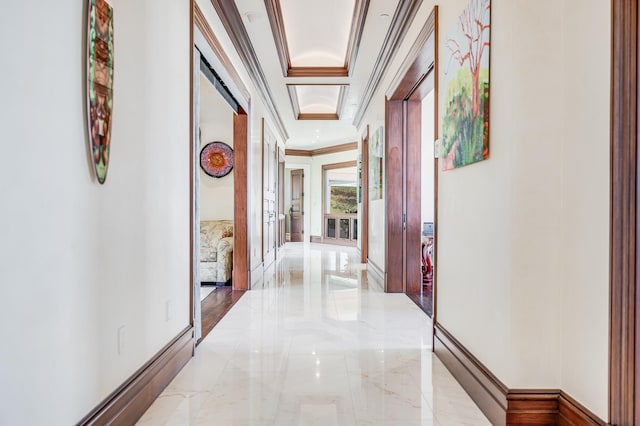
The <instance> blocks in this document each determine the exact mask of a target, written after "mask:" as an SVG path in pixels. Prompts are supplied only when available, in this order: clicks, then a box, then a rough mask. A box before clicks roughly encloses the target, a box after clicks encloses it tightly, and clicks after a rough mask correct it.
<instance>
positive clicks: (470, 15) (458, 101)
mask: <svg viewBox="0 0 640 426" xmlns="http://www.w3.org/2000/svg"><path fill="white" fill-rule="evenodd" d="M490 45H491V0H470V2H469V4H468V6H467V7H466V9H465V10H464V11H463V12H462V14H461V15H460V16H459V17H458V19H457V21H456V23H455V24H454V26H453V28H451V30H450V31H449V32H448V33H447V35H446V38H445V42H444V49H443V55H442V57H443V59H444V60H445V63H444V66H445V78H444V88H445V93H444V117H443V120H442V147H441V149H442V151H441V156H440V158H441V162H442V170H451V169H454V168H457V167H462V166H465V165H467V164H472V163H475V162H478V161H482V160H486V159H488V158H489V47H490Z"/></svg>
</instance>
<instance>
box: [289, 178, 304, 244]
mask: <svg viewBox="0 0 640 426" xmlns="http://www.w3.org/2000/svg"><path fill="white" fill-rule="evenodd" d="M289 223H290V229H289V235H290V238H289V240H290V241H291V242H292V243H297V242H300V243H301V242H303V241H304V170H303V169H295V170H291V191H290V204H289Z"/></svg>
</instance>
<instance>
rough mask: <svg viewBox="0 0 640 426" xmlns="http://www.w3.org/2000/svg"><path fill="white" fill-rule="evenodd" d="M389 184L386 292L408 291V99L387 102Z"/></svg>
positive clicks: (386, 169) (386, 194)
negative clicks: (405, 194) (405, 209)
mask: <svg viewBox="0 0 640 426" xmlns="http://www.w3.org/2000/svg"><path fill="white" fill-rule="evenodd" d="M385 110H386V114H385V116H386V120H385V122H386V126H385V138H384V139H385V141H384V142H385V144H384V146H385V155H384V157H385V158H384V175H385V180H384V181H385V185H384V193H383V194H382V196H383V197H384V200H385V206H386V208H385V210H386V218H387V220H386V221H385V222H386V223H385V235H386V241H385V244H386V246H385V286H384V288H385V291H386V292H387V293H402V292H404V281H403V273H404V267H403V266H404V261H403V253H404V224H403V211H402V210H403V209H402V206H403V201H404V200H403V198H404V197H403V178H404V176H403V171H404V161H403V155H404V154H403V148H402V146H403V134H404V101H389V100H388V101H387V102H386V108H385Z"/></svg>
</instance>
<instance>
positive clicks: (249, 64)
mask: <svg viewBox="0 0 640 426" xmlns="http://www.w3.org/2000/svg"><path fill="white" fill-rule="evenodd" d="M211 4H212V5H213V7H214V9H215V10H216V13H217V14H218V17H219V18H220V20H221V21H222V25H224V28H225V30H226V31H227V34H228V35H229V38H230V39H231V42H232V43H233V46H234V47H235V48H236V51H237V52H238V55H239V56H240V60H241V61H242V63H243V65H244V67H245V68H246V69H247V72H248V74H249V78H251V81H252V82H253V84H254V86H255V87H256V89H257V91H258V93H259V95H260V98H261V99H262V101H263V102H264V105H265V107H266V108H267V111H268V112H269V114H270V115H271V118H272V119H273V122H274V124H275V127H276V129H277V131H278V133H279V135H280V137H281V138H282V140H283V141H286V140H287V139H289V134H288V133H287V129H286V127H285V125H284V122H283V121H282V117H281V116H280V113H279V112H278V108H277V107H276V104H275V101H274V100H273V93H271V89H270V88H269V83H268V82H267V78H266V76H265V74H264V71H263V69H262V66H261V65H260V61H259V60H258V57H257V55H256V52H255V50H254V48H253V44H251V40H250V39H249V34H248V33H247V29H246V28H245V26H244V23H243V22H242V17H241V16H240V12H238V8H237V7H236V4H235V2H233V1H225V0H211Z"/></svg>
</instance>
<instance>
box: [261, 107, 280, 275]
mask: <svg viewBox="0 0 640 426" xmlns="http://www.w3.org/2000/svg"><path fill="white" fill-rule="evenodd" d="M262 161H263V163H262V164H263V168H262V179H263V180H262V183H263V187H262V203H263V210H262V220H263V226H262V262H263V264H264V266H265V267H266V266H269V265H271V263H273V261H274V260H275V258H276V220H277V214H276V211H277V206H276V199H277V171H278V157H277V147H276V138H275V137H274V136H273V133H271V130H270V129H269V128H268V127H267V126H265V123H264V119H262Z"/></svg>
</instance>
